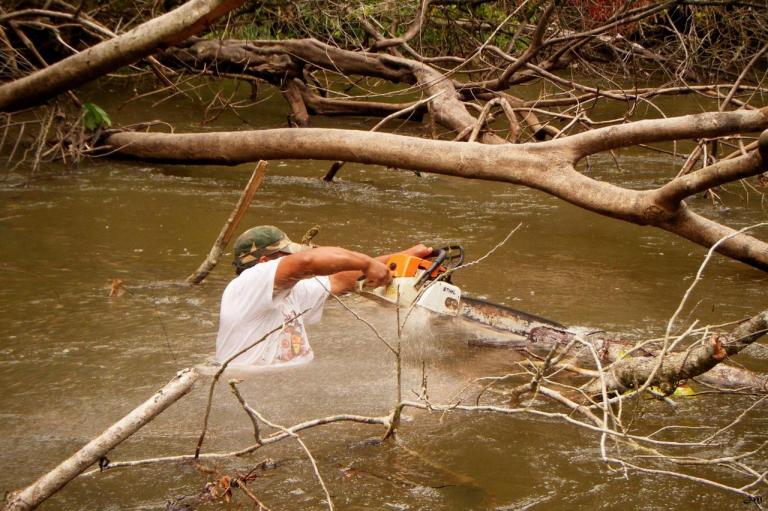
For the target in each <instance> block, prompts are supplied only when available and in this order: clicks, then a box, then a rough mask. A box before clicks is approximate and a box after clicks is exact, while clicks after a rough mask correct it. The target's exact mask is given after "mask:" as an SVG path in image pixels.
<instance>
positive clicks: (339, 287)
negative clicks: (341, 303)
mask: <svg viewBox="0 0 768 511" xmlns="http://www.w3.org/2000/svg"><path fill="white" fill-rule="evenodd" d="M400 253H402V254H408V255H412V256H416V257H422V258H423V257H427V256H428V255H429V254H431V253H432V249H431V248H430V247H427V246H424V245H421V244H419V245H414V246H412V247H411V248H409V249H406V250H403V251H402V252H400ZM390 255H391V254H386V255H381V256H377V257H376V258H375V259H376V261H378V262H380V263H382V264H385V263H386V262H387V259H389V257H390ZM387 272H389V270H387ZM359 278H360V272H359V271H344V272H339V273H336V274H334V275H332V276H331V291H332V292H333V293H334V294H339V293H348V292H350V291H354V290H355V286H356V285H357V279H359ZM390 280H391V278H390ZM388 283H389V281H388V282H387V284H388ZM368 285H369V286H372V287H377V286H374V285H372V284H371V283H370V282H369V283H368ZM378 285H382V284H378Z"/></svg>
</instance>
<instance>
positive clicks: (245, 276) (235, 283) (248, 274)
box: [223, 261, 277, 300]
mask: <svg viewBox="0 0 768 511" xmlns="http://www.w3.org/2000/svg"><path fill="white" fill-rule="evenodd" d="M276 268H277V261H265V262H263V263H259V264H257V265H255V266H253V267H251V268H248V269H247V270H244V271H243V272H242V273H240V275H238V276H237V277H235V278H234V279H232V280H231V281H230V282H229V284H227V287H226V288H225V289H224V296H223V299H224V300H227V299H231V298H235V297H238V296H242V297H245V296H248V297H250V298H251V299H252V298H253V297H254V295H258V294H262V293H264V294H267V293H268V294H269V295H270V296H271V295H272V288H273V285H274V278H275V277H274V276H275V270H276Z"/></svg>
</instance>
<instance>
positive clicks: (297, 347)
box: [277, 312, 310, 362]
mask: <svg viewBox="0 0 768 511" xmlns="http://www.w3.org/2000/svg"><path fill="white" fill-rule="evenodd" d="M292 317H295V314H290V315H286V314H285V312H283V318H284V319H285V321H286V323H285V327H283V330H282V331H281V332H280V353H279V354H278V356H277V359H278V360H280V361H281V362H288V361H289V360H293V359H294V358H296V357H300V356H303V355H306V354H307V353H309V349H310V348H309V342H307V335H306V333H305V332H304V325H303V324H302V323H301V322H300V321H299V320H298V319H294V320H293V321H288V320H289V319H290V318H292Z"/></svg>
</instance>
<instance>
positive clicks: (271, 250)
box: [233, 225, 312, 271]
mask: <svg viewBox="0 0 768 511" xmlns="http://www.w3.org/2000/svg"><path fill="white" fill-rule="evenodd" d="M310 248H312V247H310V246H309V245H301V244H299V243H294V242H292V241H291V239H290V238H289V237H288V235H287V234H285V233H284V232H283V231H281V230H280V229H278V228H277V227H275V226H273V225H259V226H257V227H252V228H251V229H248V230H247V231H245V232H244V233H243V234H241V235H240V236H238V237H237V239H236V240H235V246H234V255H235V261H234V263H233V264H234V265H235V268H237V270H238V271H242V270H244V269H246V268H250V267H251V266H253V265H254V264H256V263H258V262H259V259H260V258H261V256H270V255H273V254H276V253H278V252H284V253H287V254H295V253H297V252H304V251H305V250H309V249H310Z"/></svg>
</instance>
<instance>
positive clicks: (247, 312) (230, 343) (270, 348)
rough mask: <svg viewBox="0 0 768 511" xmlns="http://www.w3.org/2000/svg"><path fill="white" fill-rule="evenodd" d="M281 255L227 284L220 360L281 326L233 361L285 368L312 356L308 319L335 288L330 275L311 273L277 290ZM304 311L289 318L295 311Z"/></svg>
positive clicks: (316, 316) (218, 346) (315, 315)
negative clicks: (305, 277)
mask: <svg viewBox="0 0 768 511" xmlns="http://www.w3.org/2000/svg"><path fill="white" fill-rule="evenodd" d="M279 262H280V259H273V260H271V261H266V262H263V263H259V264H257V265H256V266H253V267H251V268H248V269H247V270H245V271H243V272H242V273H241V274H240V275H239V276H238V277H236V278H235V279H234V280H232V282H230V283H229V284H228V285H227V288H226V289H225V290H224V295H223V296H222V298H221V313H220V317H219V335H218V337H217V338H216V360H217V361H218V362H220V363H221V362H224V361H225V360H227V359H228V358H229V357H231V356H233V355H234V354H235V353H237V352H239V351H240V350H242V349H243V348H245V347H247V346H249V345H250V344H252V343H254V342H256V341H258V340H259V339H261V338H262V337H264V335H265V334H267V333H268V332H270V331H272V330H273V329H275V328H278V330H277V331H275V332H273V333H272V334H270V335H269V336H268V337H267V338H266V339H265V340H264V341H262V342H261V343H259V344H257V345H256V346H254V347H253V348H251V349H249V350H248V351H246V352H245V353H243V354H242V355H240V356H238V357H237V358H236V359H234V360H233V361H232V362H230V364H229V365H230V366H273V367H285V366H293V365H299V364H306V363H308V362H310V361H311V360H312V359H313V358H314V354H313V353H312V348H310V346H309V341H308V340H307V333H306V331H305V329H304V324H308V325H309V324H312V323H316V322H318V321H320V318H321V316H322V314H323V304H324V303H325V299H326V298H327V297H328V292H329V290H330V288H331V284H330V279H329V278H328V277H313V278H310V279H304V280H301V281H299V282H298V283H296V285H294V286H293V287H292V288H290V289H288V290H285V291H278V292H277V293H274V296H273V289H274V282H275V272H276V271H277V265H278V263H279ZM304 311H307V312H305V313H304V314H303V315H301V316H299V317H298V318H297V319H294V320H292V321H291V318H294V317H295V316H296V315H298V314H301V313H302V312H304Z"/></svg>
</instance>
